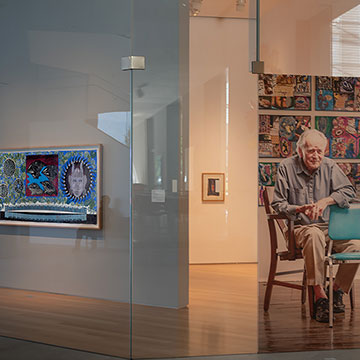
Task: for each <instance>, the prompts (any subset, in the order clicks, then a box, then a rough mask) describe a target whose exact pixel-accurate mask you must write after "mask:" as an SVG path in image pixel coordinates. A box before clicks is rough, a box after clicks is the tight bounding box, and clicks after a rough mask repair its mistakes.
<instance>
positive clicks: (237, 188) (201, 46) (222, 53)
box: [189, 17, 257, 263]
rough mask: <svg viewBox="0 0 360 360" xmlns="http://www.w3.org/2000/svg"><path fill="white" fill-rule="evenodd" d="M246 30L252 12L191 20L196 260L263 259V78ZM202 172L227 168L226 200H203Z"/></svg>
mask: <svg viewBox="0 0 360 360" xmlns="http://www.w3.org/2000/svg"><path fill="white" fill-rule="evenodd" d="M248 36H249V20H244V19H218V18H202V17H197V18H194V17H193V18H191V21H190V210H189V211H190V212H189V221H190V225H189V231H190V262H191V263H226V262H256V261H257V94H256V79H257V78H256V76H255V75H252V74H250V73H249V70H248V69H249V54H248ZM227 81H228V86H229V89H228V94H229V99H228V101H227V90H226V86H227ZM204 172H224V173H225V177H226V182H227V192H226V196H225V201H224V202H223V203H204V202H202V199H201V174H202V173H204Z"/></svg>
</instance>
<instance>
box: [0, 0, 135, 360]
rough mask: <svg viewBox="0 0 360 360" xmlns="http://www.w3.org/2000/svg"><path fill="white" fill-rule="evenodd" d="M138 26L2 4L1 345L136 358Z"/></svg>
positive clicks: (48, 4)
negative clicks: (133, 239) (132, 69)
mask: <svg viewBox="0 0 360 360" xmlns="http://www.w3.org/2000/svg"><path fill="white" fill-rule="evenodd" d="M130 23H131V1H130V0H109V1H103V0H71V1H67V0H64V1H52V0H51V1H49V0H4V1H2V2H1V6H0V28H1V34H2V35H1V37H0V43H1V49H2V50H1V53H2V55H1V59H0V102H1V106H0V121H1V130H0V143H1V146H0V148H1V152H0V159H1V162H0V179H1V180H0V189H1V191H0V206H1V219H0V308H1V311H0V324H1V325H0V335H1V336H8V337H14V338H19V339H25V340H31V341H35V342H41V343H47V344H52V345H58V346H62V347H70V348H74V349H80V350H85V351H90V352H95V353H103V354H111V355H116V356H120V357H126V358H128V357H129V353H130V348H129V347H130V305H129V303H130V301H129V300H130V290H129V289H130V282H129V275H130V274H129V268H130V257H129V249H130V241H129V222H130V212H129V204H130V197H129V193H130V191H129V188H130V186H129V177H130V171H129V169H130V143H129V129H130V115H129V114H130V73H129V72H124V71H122V70H121V58H122V57H124V56H129V55H130V54H131V46H130V45H131V32H130V28H131V27H130ZM0 357H1V356H0Z"/></svg>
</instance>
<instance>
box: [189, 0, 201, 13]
mask: <svg viewBox="0 0 360 360" xmlns="http://www.w3.org/2000/svg"><path fill="white" fill-rule="evenodd" d="M202 2H203V0H190V15H191V16H197V15H198V14H199V12H200V8H201V4H202Z"/></svg>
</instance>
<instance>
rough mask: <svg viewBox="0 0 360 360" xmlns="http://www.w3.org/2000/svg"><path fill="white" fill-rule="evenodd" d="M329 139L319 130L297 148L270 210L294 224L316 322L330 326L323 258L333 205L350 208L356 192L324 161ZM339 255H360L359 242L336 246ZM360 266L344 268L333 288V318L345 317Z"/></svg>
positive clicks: (279, 176) (281, 168)
mask: <svg viewBox="0 0 360 360" xmlns="http://www.w3.org/2000/svg"><path fill="white" fill-rule="evenodd" d="M326 144H327V139H326V137H325V136H324V134H323V133H321V132H320V131H318V130H307V131H305V132H304V133H303V134H302V135H301V136H300V139H299V141H298V143H297V153H298V155H296V156H293V157H291V158H287V159H285V160H283V161H282V162H281V164H280V166H279V169H278V173H277V180H276V184H275V192H274V198H273V202H272V203H271V205H272V207H273V208H274V210H275V211H277V212H278V213H284V214H287V215H289V216H291V217H292V218H293V219H294V220H295V229H294V235H295V241H296V246H297V247H299V248H301V249H302V253H303V256H304V261H305V268H306V273H307V282H308V285H310V286H313V289H314V293H315V306H314V309H315V319H316V320H317V321H319V322H328V321H329V300H328V296H327V293H326V292H325V289H324V288H323V284H324V257H325V248H326V245H327V242H328V241H329V238H328V236H327V228H328V221H329V208H328V206H329V205H332V204H338V205H339V206H340V207H348V206H349V202H350V201H351V199H352V198H354V196H355V190H354V188H353V186H352V185H351V183H350V181H349V180H348V178H347V177H346V176H345V174H344V173H343V172H342V170H341V169H340V168H339V166H338V165H337V164H336V163H335V162H334V161H333V160H331V159H329V158H326V157H324V154H325V149H326ZM334 251H335V252H354V251H360V241H358V240H345V241H337V242H335V244H334ZM357 268H358V265H357V264H344V265H340V266H339V269H338V272H337V274H336V278H335V285H334V312H344V311H345V305H344V303H343V301H342V296H343V293H344V292H345V293H348V292H349V290H350V288H351V285H352V282H353V279H354V277H355V274H356V271H357Z"/></svg>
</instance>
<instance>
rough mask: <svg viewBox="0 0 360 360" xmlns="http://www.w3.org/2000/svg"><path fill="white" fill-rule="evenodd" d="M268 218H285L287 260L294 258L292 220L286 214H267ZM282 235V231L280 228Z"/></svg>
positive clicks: (294, 246) (294, 247)
mask: <svg viewBox="0 0 360 360" xmlns="http://www.w3.org/2000/svg"><path fill="white" fill-rule="evenodd" d="M267 218H268V220H287V231H286V232H287V239H288V246H287V247H288V252H289V258H288V260H295V259H296V245H295V236H294V226H295V225H294V220H292V219H291V218H290V216H288V215H286V214H267ZM282 232H283V235H285V234H284V231H283V230H282Z"/></svg>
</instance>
